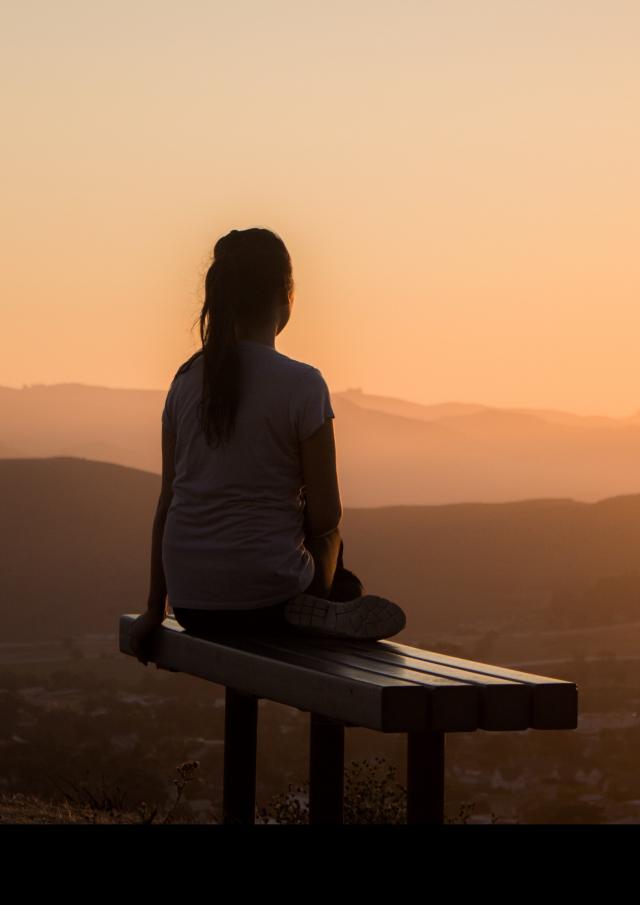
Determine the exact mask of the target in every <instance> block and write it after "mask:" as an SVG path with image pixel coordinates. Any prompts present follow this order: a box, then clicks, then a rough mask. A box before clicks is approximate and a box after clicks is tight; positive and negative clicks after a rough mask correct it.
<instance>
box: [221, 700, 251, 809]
mask: <svg viewBox="0 0 640 905" xmlns="http://www.w3.org/2000/svg"><path fill="white" fill-rule="evenodd" d="M257 734H258V698H257V697H256V696H255V695H252V694H245V693H243V692H241V691H238V690H237V689H235V688H230V687H229V686H226V687H225V708H224V779H223V790H222V822H223V823H243V824H254V823H255V818H256V746H257Z"/></svg>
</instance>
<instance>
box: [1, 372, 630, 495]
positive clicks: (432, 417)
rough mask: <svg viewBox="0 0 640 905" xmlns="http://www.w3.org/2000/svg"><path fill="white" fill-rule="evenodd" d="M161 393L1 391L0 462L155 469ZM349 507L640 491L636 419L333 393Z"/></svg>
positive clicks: (71, 388)
mask: <svg viewBox="0 0 640 905" xmlns="http://www.w3.org/2000/svg"><path fill="white" fill-rule="evenodd" d="M165 397H166V392H165V391H161V390H135V389H118V388H116V389H114V388H108V387H95V386H88V385H85V384H78V383H70V384H54V385H51V386H47V385H43V384H35V385H32V386H29V387H24V388H22V389H15V388H8V387H0V423H2V425H3V432H2V438H1V440H0V456H2V457H4V458H7V457H16V456H20V457H22V456H24V457H28V458H33V457H43V456H44V457H47V456H73V457H84V458H87V459H92V460H96V461H105V462H114V463H115V464H120V465H125V466H128V467H132V468H139V469H142V470H145V471H150V472H154V473H156V474H159V473H160V470H161V452H160V449H161V447H160V435H161V426H160V415H161V412H162V407H163V405H164V400H165ZM331 398H332V402H333V407H334V411H335V414H336V419H335V434H336V446H337V452H338V472H339V478H340V488H341V493H342V498H343V503H344V505H346V506H357V507H362V506H388V505H413V504H424V505H432V504H444V503H453V502H465V501H478V502H506V501H509V500H513V499H529V498H534V497H538V498H540V497H570V498H572V499H576V500H583V501H585V502H593V501H595V500H598V499H602V498H604V497H608V496H614V495H620V494H626V493H634V492H636V491H640V468H639V467H638V463H639V462H640V413H636V414H635V415H630V416H628V417H625V418H610V417H606V416H597V415H593V416H582V415H574V414H571V413H569V412H559V411H553V410H547V409H499V408H495V407H490V406H485V405H479V404H476V403H460V402H445V403H440V404H437V405H422V404H420V403H414V402H407V401H405V400H402V399H395V398H393V397H386V396H378V395H371V394H367V393H364V392H362V390H360V389H358V388H355V389H354V388H351V389H348V390H345V391H341V392H335V393H332V397H331Z"/></svg>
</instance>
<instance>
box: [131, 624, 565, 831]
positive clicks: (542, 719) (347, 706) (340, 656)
mask: <svg viewBox="0 0 640 905" xmlns="http://www.w3.org/2000/svg"><path fill="white" fill-rule="evenodd" d="M136 618H137V614H125V615H122V616H121V617H120V633H119V634H120V651H121V652H122V653H124V654H129V655H131V656H134V655H133V654H132V651H131V648H130V647H129V643H128V635H129V629H130V626H131V624H132V623H133V622H134V621H135V619H136ZM292 631H295V630H292ZM149 662H154V663H155V664H156V665H157V666H158V667H159V668H161V669H167V670H171V671H173V672H183V673H187V674H189V675H192V676H199V677H200V678H203V679H207V680H208V681H210V682H215V683H216V684H219V685H224V686H225V737H224V776H223V822H224V823H238V822H239V823H245V824H252V823H254V822H255V793H256V738H257V721H258V701H259V700H260V698H265V699H267V700H270V701H277V702H279V703H281V704H286V705H288V706H290V707H296V708H297V709H298V710H301V711H303V712H305V713H307V712H308V713H309V714H310V765H309V820H310V823H314V824H315V823H325V824H326V823H333V824H337V823H342V820H343V815H342V812H343V792H344V786H343V778H344V730H345V728H346V727H349V726H361V727H366V728H368V729H376V730H378V731H380V732H406V733H407V823H410V824H415V823H429V824H442V823H443V822H444V741H445V733H446V732H475V731H476V730H477V729H485V730H489V731H492V732H499V731H508V730H512V731H513V730H522V729H529V728H531V729H575V728H576V727H577V725H578V696H577V687H576V685H575V684H574V683H573V682H568V681H565V680H563V679H554V678H550V677H548V676H539V675H535V674H533V673H527V672H520V671H519V670H515V669H508V668H506V667H502V666H492V665H490V664H488V663H477V662H475V661H473V660H464V659H462V658H461V657H453V656H449V655H448V654H439V653H436V652H435V651H430V650H422V649H421V648H418V647H409V646H407V645H406V644H398V643H396V642H394V641H390V640H385V641H345V640H338V639H336V640H332V639H329V638H321V637H314V636H311V635H304V634H302V633H296V634H295V635H294V634H289V633H284V632H283V633H282V634H280V633H278V634H277V635H270V636H269V637H268V638H267V637H262V638H260V637H259V636H258V635H255V634H254V635H251V636H250V637H249V636H244V637H239V636H238V635H237V634H228V633H227V634H225V635H224V636H223V635H217V636H216V640H215V641H214V640H208V639H204V638H200V637H195V636H193V635H190V634H188V633H187V632H186V631H185V630H184V629H183V628H182V626H180V625H179V624H178V622H177V621H176V620H175V619H174V618H173V617H169V618H168V619H166V620H165V621H164V623H163V624H162V626H161V627H160V628H159V629H158V630H157V633H156V635H155V637H154V639H153V641H152V642H151V643H150V645H149Z"/></svg>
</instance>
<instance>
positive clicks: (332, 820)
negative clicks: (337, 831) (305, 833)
mask: <svg viewBox="0 0 640 905" xmlns="http://www.w3.org/2000/svg"><path fill="white" fill-rule="evenodd" d="M310 717H311V719H310V738H309V742H310V744H309V823H324V824H327V823H328V824H338V823H342V822H343V797H344V724H343V723H342V722H341V721H340V720H334V719H331V718H329V717H325V716H322V715H321V714H319V713H313V712H311V714H310Z"/></svg>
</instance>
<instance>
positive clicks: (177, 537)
mask: <svg viewBox="0 0 640 905" xmlns="http://www.w3.org/2000/svg"><path fill="white" fill-rule="evenodd" d="M238 348H239V350H240V356H241V364H242V368H243V374H244V378H243V379H244V389H243V393H242V398H241V400H240V404H239V407H238V414H237V419H236V424H235V428H234V433H233V436H232V438H231V440H230V441H229V442H228V444H226V445H223V446H221V447H219V448H217V449H212V448H211V447H209V446H208V445H207V443H206V440H205V435H204V432H203V430H202V427H201V425H200V424H199V422H198V404H199V402H200V399H201V393H202V369H203V356H202V354H201V353H200V354H197V355H196V356H193V357H192V359H191V360H190V363H187V362H185V366H183V368H181V369H180V371H179V372H178V373H177V374H176V376H175V377H174V379H173V381H172V383H171V386H170V388H169V391H168V393H167V397H166V401H165V406H164V410H163V412H162V422H163V424H164V425H165V426H166V427H167V428H168V429H169V430H171V431H172V432H173V433H175V434H176V455H175V479H174V482H173V498H172V500H171V504H170V506H169V510H168V513H167V519H166V523H165V528H164V535H163V538H162V562H163V565H164V574H165V578H166V582H167V597H168V600H169V604H170V605H171V606H177V607H190V608H198V609H236V610H237V609H252V608H257V607H263V606H269V605H271V604H274V603H278V602H280V601H284V600H287V599H289V598H290V597H294V596H295V595H296V594H298V593H299V592H300V591H304V590H305V589H306V588H307V587H308V586H309V584H310V583H311V581H312V579H313V576H314V571H315V566H314V562H313V558H312V556H311V554H310V553H309V551H308V550H307V548H306V547H305V546H304V505H305V504H304V497H303V495H302V489H303V486H304V485H303V480H302V470H301V460H300V448H299V444H300V442H301V441H302V440H306V439H307V438H308V437H310V436H311V434H313V433H314V432H315V431H316V430H317V429H318V428H319V427H320V426H321V425H322V424H323V423H324V422H325V420H326V419H327V418H333V417H335V416H334V412H333V409H332V407H331V399H330V394H329V388H328V387H327V384H326V382H325V380H324V377H323V376H322V374H321V373H320V371H319V370H318V369H317V368H315V367H313V366H312V365H309V364H305V363H304V362H301V361H296V360H295V359H293V358H289V357H288V356H286V355H282V354H281V353H280V352H278V351H277V350H276V349H273V348H271V347H270V346H267V345H265V344H264V343H259V342H253V341H251V340H240V341H239V343H238ZM180 372H181V373H180Z"/></svg>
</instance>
